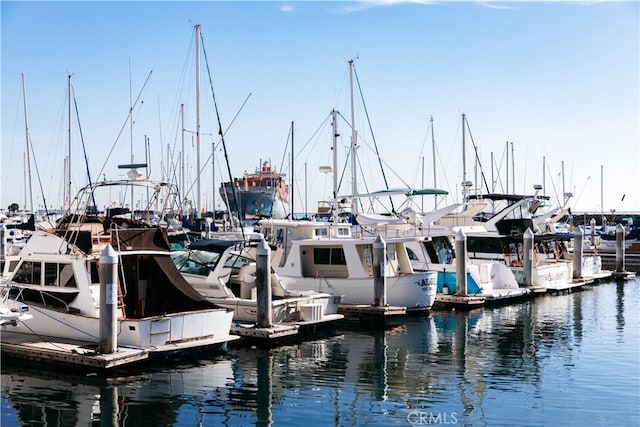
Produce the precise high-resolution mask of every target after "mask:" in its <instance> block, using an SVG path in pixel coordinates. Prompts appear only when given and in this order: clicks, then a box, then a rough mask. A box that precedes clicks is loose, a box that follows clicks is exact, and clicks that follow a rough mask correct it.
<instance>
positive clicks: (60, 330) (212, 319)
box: [9, 301, 233, 349]
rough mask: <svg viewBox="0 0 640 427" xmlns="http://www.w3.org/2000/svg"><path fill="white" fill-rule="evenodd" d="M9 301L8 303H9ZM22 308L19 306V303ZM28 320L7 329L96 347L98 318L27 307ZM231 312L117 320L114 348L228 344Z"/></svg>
mask: <svg viewBox="0 0 640 427" xmlns="http://www.w3.org/2000/svg"><path fill="white" fill-rule="evenodd" d="M10 302H11V301H9V303H10ZM21 305H23V304H21ZM29 314H30V315H31V316H32V318H31V319H28V320H24V321H22V322H19V323H18V324H17V325H16V326H11V331H12V332H20V333H25V334H30V335H37V336H47V337H55V338H62V339H69V340H78V341H84V342H87V343H95V344H98V343H99V342H100V319H99V318H97V317H90V316H84V315H78V314H71V313H63V312H61V311H57V310H52V309H49V308H45V307H40V306H36V305H33V304H31V305H29ZM232 318H233V312H231V311H229V310H226V309H211V310H199V311H193V312H183V313H173V314H168V315H165V316H155V317H148V318H142V319H125V320H118V326H117V331H118V332H117V345H118V346H127V347H134V348H140V349H161V348H162V347H163V346H170V345H171V344H175V343H181V342H188V341H193V342H197V341H199V340H211V339H212V338H213V339H214V340H213V342H214V343H216V342H217V340H216V338H219V342H220V343H224V342H226V341H229V337H230V335H229V330H230V327H231V322H232Z"/></svg>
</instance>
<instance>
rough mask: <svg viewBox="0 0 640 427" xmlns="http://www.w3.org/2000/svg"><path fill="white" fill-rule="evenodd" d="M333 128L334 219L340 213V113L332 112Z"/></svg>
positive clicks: (332, 209)
mask: <svg viewBox="0 0 640 427" xmlns="http://www.w3.org/2000/svg"><path fill="white" fill-rule="evenodd" d="M331 116H332V123H331V124H332V127H333V147H332V150H333V200H332V201H331V203H332V205H333V206H332V208H331V211H332V212H333V217H334V218H335V215H337V213H338V121H337V119H338V111H336V110H335V109H334V110H331Z"/></svg>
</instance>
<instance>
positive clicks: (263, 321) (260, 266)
mask: <svg viewBox="0 0 640 427" xmlns="http://www.w3.org/2000/svg"><path fill="white" fill-rule="evenodd" d="M270 258H271V249H270V248H269V246H268V245H267V243H266V242H265V241H264V239H260V243H258V247H257V248H256V287H257V288H258V289H257V293H258V295H257V299H258V301H257V303H258V304H257V309H258V327H260V328H271V327H272V326H273V315H272V313H271V299H272V298H271V274H270V273H271V272H270V268H271V267H270V266H271V260H270Z"/></svg>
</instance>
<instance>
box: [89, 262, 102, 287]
mask: <svg viewBox="0 0 640 427" xmlns="http://www.w3.org/2000/svg"><path fill="white" fill-rule="evenodd" d="M88 267H89V274H90V275H91V283H100V270H99V269H98V260H93V261H90V262H89V263H88Z"/></svg>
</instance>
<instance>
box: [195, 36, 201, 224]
mask: <svg viewBox="0 0 640 427" xmlns="http://www.w3.org/2000/svg"><path fill="white" fill-rule="evenodd" d="M195 30H196V35H195V37H196V172H197V176H196V191H197V196H196V213H197V212H199V211H200V207H201V205H200V24H197V25H196V27H195Z"/></svg>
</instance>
